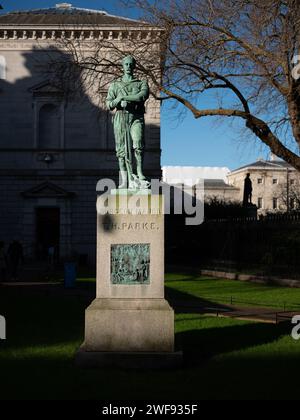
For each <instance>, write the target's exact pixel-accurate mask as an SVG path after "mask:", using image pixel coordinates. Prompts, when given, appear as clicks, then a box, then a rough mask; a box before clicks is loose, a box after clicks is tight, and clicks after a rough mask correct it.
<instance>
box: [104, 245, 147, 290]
mask: <svg viewBox="0 0 300 420" xmlns="http://www.w3.org/2000/svg"><path fill="white" fill-rule="evenodd" d="M111 283H112V284H150V244H117V245H111Z"/></svg>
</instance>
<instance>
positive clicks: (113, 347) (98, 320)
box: [84, 299, 174, 353]
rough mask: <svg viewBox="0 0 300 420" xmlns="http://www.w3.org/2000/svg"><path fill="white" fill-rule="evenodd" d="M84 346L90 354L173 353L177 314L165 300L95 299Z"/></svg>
mask: <svg viewBox="0 0 300 420" xmlns="http://www.w3.org/2000/svg"><path fill="white" fill-rule="evenodd" d="M84 344H85V349H86V350H87V351H91V352H92V351H96V352H99V351H100V352H159V353H160V352H173V351H174V311H173V309H172V308H171V307H170V305H169V304H168V302H167V301H166V300H165V299H95V300H94V301H93V302H92V303H91V305H90V306H89V307H88V308H87V309H86V312H85V342H84Z"/></svg>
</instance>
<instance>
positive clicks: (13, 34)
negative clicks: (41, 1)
mask: <svg viewBox="0 0 300 420" xmlns="http://www.w3.org/2000/svg"><path fill="white" fill-rule="evenodd" d="M161 33H162V29H161V28H156V27H152V28H149V26H148V27H146V26H145V27H138V28H137V27H136V26H132V27H131V26H126V27H120V26H111V25H107V26H105V25H103V26H97V27H95V26H93V25H84V26H80V27H78V26H77V27H74V26H73V25H69V26H68V25H66V26H63V27H62V26H54V25H44V26H42V25H20V26H18V25H1V26H0V40H1V41H2V40H7V41H13V40H18V41H20V40H23V41H28V40H29V41H36V40H40V41H45V40H48V41H55V40H58V39H68V40H77V41H101V40H106V41H124V40H126V39H128V40H131V39H136V40H138V41H139V40H140V41H142V40H149V39H153V38H154V39H158V38H159V37H160V35H161Z"/></svg>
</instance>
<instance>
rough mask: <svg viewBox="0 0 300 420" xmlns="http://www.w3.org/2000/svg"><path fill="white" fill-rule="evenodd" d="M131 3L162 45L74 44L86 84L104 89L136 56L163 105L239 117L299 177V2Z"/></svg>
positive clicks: (130, 41) (131, 41)
mask: <svg viewBox="0 0 300 420" xmlns="http://www.w3.org/2000/svg"><path fill="white" fill-rule="evenodd" d="M125 3H126V4H127V6H128V7H130V6H133V7H135V8H137V7H138V8H139V9H140V10H141V11H142V13H143V16H144V17H143V19H144V20H145V21H146V22H148V23H149V24H150V26H149V30H150V32H151V31H152V32H153V30H154V32H155V31H156V32H155V33H156V35H158V36H159V39H158V38H157V36H156V37H155V36H146V35H145V34H146V33H147V31H146V30H145V31H144V35H141V36H139V37H138V36H137V35H136V34H131V35H130V34H129V35H128V37H127V38H126V40H125V41H124V40H118V39H111V40H108V39H106V40H99V41H97V42H96V43H95V44H94V48H91V49H90V53H87V51H85V52H81V51H80V47H79V42H74V40H73V41H71V40H68V42H66V45H65V48H67V49H68V50H69V52H70V54H71V55H72V60H73V61H72V65H73V64H76V66H78V68H80V74H81V78H82V80H84V81H85V83H86V84H90V85H93V86H94V87H95V86H97V89H98V90H101V89H105V83H108V81H109V80H110V77H115V75H116V72H118V68H116V63H119V60H118V58H119V57H120V56H122V55H124V54H128V53H129V52H130V53H131V54H133V55H135V57H136V59H137V61H138V63H139V66H138V70H139V71H140V72H141V73H143V74H144V75H145V77H147V78H148V79H149V81H150V82H151V84H152V93H153V95H154V96H155V97H156V98H157V99H159V100H162V101H163V100H173V101H175V102H177V103H179V104H181V105H183V107H185V109H187V110H189V111H190V112H191V113H192V114H193V116H194V117H195V118H197V119H200V118H203V117H207V116H221V117H234V118H238V119H240V120H242V121H244V124H245V126H246V127H247V128H248V129H249V130H250V132H251V133H252V134H254V135H255V136H256V137H257V138H259V139H260V140H261V141H262V142H263V143H264V144H265V145H267V146H268V147H269V148H270V150H271V151H272V152H273V153H274V154H275V155H277V156H278V157H280V158H282V159H284V160H285V161H286V162H288V163H290V164H291V165H292V166H294V167H295V168H296V169H297V170H300V157H299V153H298V150H299V147H300V73H298V71H297V70H298V67H299V68H300V64H298V61H297V54H298V51H299V39H300V38H299V37H300V8H299V0H165V1H163V2H160V1H147V0H128V1H125ZM146 27H147V25H146V24H145V28H146ZM150 28H152V29H150ZM129 32H130V31H129ZM150 32H149V33H150ZM119 41H120V42H119ZM158 41H159V43H160V48H157V42H158ZM108 51H110V53H109V54H108ZM295 60H296V61H295ZM299 61H300V57H299ZM96 80H97V82H96ZM212 102H213V105H212V106H209V107H207V106H206V104H207V103H209V105H211V103H212Z"/></svg>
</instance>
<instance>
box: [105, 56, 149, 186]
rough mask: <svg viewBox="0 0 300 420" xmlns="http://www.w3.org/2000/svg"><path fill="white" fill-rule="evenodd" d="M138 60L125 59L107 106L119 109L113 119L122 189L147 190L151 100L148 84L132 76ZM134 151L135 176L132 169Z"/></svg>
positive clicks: (112, 86) (107, 100)
mask: <svg viewBox="0 0 300 420" xmlns="http://www.w3.org/2000/svg"><path fill="white" fill-rule="evenodd" d="M135 64H136V61H135V59H134V57H132V56H130V55H129V56H126V57H125V58H124V59H123V61H122V65H123V73H124V74H123V77H121V78H120V79H118V80H115V81H114V82H112V83H111V85H110V86H109V90H108V94H107V98H106V104H107V107H108V108H109V109H110V110H116V112H115V114H114V116H113V126H114V136H115V144H116V154H117V158H118V160H119V168H120V174H121V184H120V185H119V188H126V187H128V188H133V189H137V188H148V186H149V182H148V181H146V178H145V176H144V174H143V156H144V127H145V121H144V114H145V106H144V103H145V101H146V100H147V99H148V97H149V86H148V83H147V81H145V80H139V79H136V78H135V77H134V75H133V73H134V69H135ZM132 151H134V157H135V163H136V174H135V173H134V169H133V163H134V162H133V159H132Z"/></svg>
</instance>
